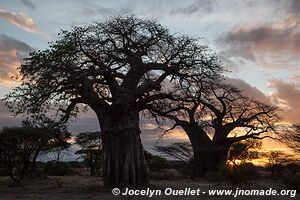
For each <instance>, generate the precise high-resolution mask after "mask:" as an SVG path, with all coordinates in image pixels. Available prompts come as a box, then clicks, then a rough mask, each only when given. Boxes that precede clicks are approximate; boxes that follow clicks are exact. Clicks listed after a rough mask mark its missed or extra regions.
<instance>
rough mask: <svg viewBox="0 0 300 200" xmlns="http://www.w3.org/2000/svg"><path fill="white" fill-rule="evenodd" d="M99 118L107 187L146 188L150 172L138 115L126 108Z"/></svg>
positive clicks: (112, 111) (114, 108)
mask: <svg viewBox="0 0 300 200" xmlns="http://www.w3.org/2000/svg"><path fill="white" fill-rule="evenodd" d="M101 116H102V117H100V118H99V121H100V126H101V132H102V144H103V151H104V166H103V182H104V185H105V186H106V187H124V186H139V185H145V184H147V183H148V180H149V171H148V168H147V165H146V162H145V158H144V150H143V146H142V143H141V139H140V133H141V131H140V129H139V114H138V112H134V111H132V110H131V109H129V108H127V107H126V106H124V105H123V106H119V107H113V109H110V110H109V111H107V112H106V113H105V115H103V113H102V115H101Z"/></svg>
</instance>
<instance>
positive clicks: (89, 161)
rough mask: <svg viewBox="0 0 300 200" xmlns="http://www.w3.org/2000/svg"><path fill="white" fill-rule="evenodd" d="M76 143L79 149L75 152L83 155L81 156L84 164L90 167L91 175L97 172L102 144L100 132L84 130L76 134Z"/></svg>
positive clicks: (99, 165)
mask: <svg viewBox="0 0 300 200" xmlns="http://www.w3.org/2000/svg"><path fill="white" fill-rule="evenodd" d="M75 140H76V144H77V145H79V146H80V148H81V149H80V150H78V151H76V154H80V155H83V156H82V158H83V159H84V161H85V162H86V165H87V166H88V167H89V168H90V169H91V176H95V175H97V174H99V170H100V168H101V166H102V162H103V158H102V154H103V151H102V145H101V133H100V132H84V133H80V134H79V135H77V136H76V139H75Z"/></svg>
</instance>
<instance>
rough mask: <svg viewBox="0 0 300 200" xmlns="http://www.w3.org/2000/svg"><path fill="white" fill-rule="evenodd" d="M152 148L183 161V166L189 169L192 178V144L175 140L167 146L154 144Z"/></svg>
mask: <svg viewBox="0 0 300 200" xmlns="http://www.w3.org/2000/svg"><path fill="white" fill-rule="evenodd" d="M154 150H155V151H157V152H160V153H162V154H164V155H166V156H169V157H171V158H173V159H176V160H178V161H181V162H182V163H184V166H185V167H186V168H189V169H190V171H191V178H192V179H193V178H194V170H192V168H193V167H194V165H193V162H194V153H193V148H192V145H191V144H190V143H189V142H176V143H173V144H170V145H167V146H155V148H154Z"/></svg>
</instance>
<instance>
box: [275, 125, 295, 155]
mask: <svg viewBox="0 0 300 200" xmlns="http://www.w3.org/2000/svg"><path fill="white" fill-rule="evenodd" d="M280 139H281V141H283V142H284V143H286V144H287V145H288V146H289V147H290V148H291V149H292V150H293V151H295V152H296V153H299V152H300V125H297V124H293V125H288V126H285V127H284V128H283V130H282V133H281V134H280Z"/></svg>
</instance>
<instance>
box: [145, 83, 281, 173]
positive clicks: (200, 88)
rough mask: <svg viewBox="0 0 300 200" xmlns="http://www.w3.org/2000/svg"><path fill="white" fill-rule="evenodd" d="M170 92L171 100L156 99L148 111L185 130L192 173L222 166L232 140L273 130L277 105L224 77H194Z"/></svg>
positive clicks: (259, 136)
mask: <svg viewBox="0 0 300 200" xmlns="http://www.w3.org/2000/svg"><path fill="white" fill-rule="evenodd" d="M173 94H174V99H173V100H169V99H164V100H156V101H155V103H154V104H153V105H152V108H151V109H150V111H151V113H152V114H153V115H154V116H155V117H156V118H162V119H167V120H171V121H173V122H174V126H173V127H172V128H171V129H173V128H175V127H176V126H180V127H182V129H183V130H184V131H185V133H186V134H187V136H188V138H189V140H190V142H191V145H192V147H193V151H194V173H193V174H194V175H195V176H196V177H203V176H205V175H206V173H207V172H209V171H216V170H218V168H219V167H224V166H225V164H226V161H227V157H228V152H229V150H230V147H231V145H232V144H234V143H236V142H239V141H243V140H246V139H263V138H267V137H272V134H274V133H276V123H277V122H278V121H279V120H280V117H279V116H278V114H277V111H278V108H277V107H276V106H273V105H271V104H268V103H265V102H260V101H258V100H255V99H251V98H249V97H247V96H246V95H244V94H243V92H242V91H241V90H239V89H237V88H236V87H233V86H231V85H228V84H226V83H225V81H223V82H222V81H221V82H220V81H219V82H218V83H216V81H214V82H211V81H209V80H206V79H202V80H197V81H195V82H189V84H188V85H186V86H185V87H182V86H180V87H174V88H173ZM176 96H178V98H177V97H176ZM183 96H184V97H185V98H182V97H183Z"/></svg>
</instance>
